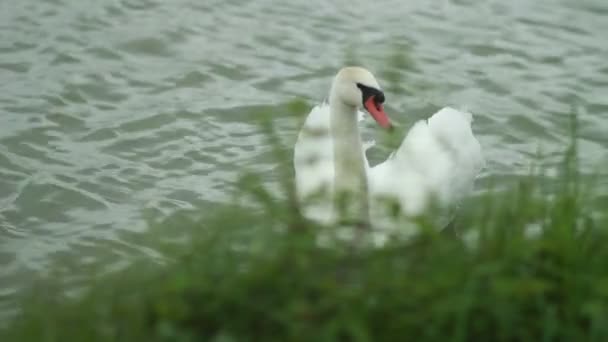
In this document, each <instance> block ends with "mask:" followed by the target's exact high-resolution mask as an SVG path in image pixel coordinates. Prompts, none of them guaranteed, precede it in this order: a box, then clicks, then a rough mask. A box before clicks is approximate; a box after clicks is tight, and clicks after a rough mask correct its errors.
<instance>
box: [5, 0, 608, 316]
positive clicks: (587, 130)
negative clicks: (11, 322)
mask: <svg viewBox="0 0 608 342" xmlns="http://www.w3.org/2000/svg"><path fill="white" fill-rule="evenodd" d="M607 18H608V3H605V1H603V0H583V1H569V0H562V1H559V0H538V1H523V0H515V1H511V2H505V1H498V0H491V1H481V0H478V1H475V0H468V1H465V0H458V1H446V0H441V1H422V0H420V1H409V2H403V1H388V0H387V1H377V2H373V3H372V2H368V1H359V0H349V1H334V2H326V1H318V0H311V1H299V2H295V1H292V2H276V1H268V0H260V1H225V0H222V1H193V0H191V1H181V0H175V1H151V0H148V1H118V0H116V1H81V0H78V1H76V0H52V1H50V0H49V1H41V0H36V1H34V0H24V1H22V2H13V3H8V2H7V3H5V4H3V5H0V26H1V31H0V32H2V34H1V35H0V80H1V82H0V265H1V267H0V313H2V314H6V313H10V312H14V311H15V310H16V309H17V307H16V304H15V300H14V299H15V296H16V295H17V294H18V292H19V291H20V290H21V289H23V288H25V287H26V286H29V285H31V284H32V282H33V281H34V279H35V278H36V277H37V276H39V275H48V274H49V272H50V270H51V268H50V267H49V266H50V265H51V264H53V265H55V267H54V268H53V272H59V274H62V275H68V276H69V277H68V278H69V279H71V282H72V284H73V285H71V286H72V287H73V288H74V289H77V288H78V286H79V284H81V283H82V282H83V281H84V277H85V276H84V275H83V274H84V273H85V272H83V271H84V270H90V269H96V270H99V272H107V271H111V270H115V269H119V268H121V267H122V266H124V265H126V264H128V263H129V261H130V260H132V259H133V258H139V257H151V258H156V257H158V252H157V251H155V250H154V249H152V248H150V247H149V246H147V245H146V244H143V243H138V242H137V239H133V238H132V237H133V235H134V234H136V233H138V232H141V231H143V230H144V229H145V227H146V224H145V220H144V219H145V218H161V217H164V216H166V215H168V214H169V213H171V212H174V211H175V210H177V209H195V210H201V211H204V210H206V208H209V206H210V205H211V204H213V203H221V202H224V201H227V200H228V199H229V190H230V189H231V188H232V185H234V181H235V178H236V176H237V175H238V173H239V170H241V169H242V168H254V169H258V170H270V169H272V167H273V165H272V164H271V163H270V162H269V161H268V160H269V158H267V154H268V146H265V144H264V140H263V139H262V137H261V135H260V133H258V131H257V130H256V127H255V125H254V124H253V122H254V121H255V117H254V116H255V114H256V113H259V111H260V110H264V111H272V112H273V113H276V122H277V123H278V125H279V127H281V129H282V133H283V134H284V135H285V136H286V137H290V136H291V137H295V134H296V133H297V129H298V127H297V123H296V122H295V121H294V120H293V119H292V118H291V117H289V116H287V115H282V113H283V111H286V110H287V109H286V104H287V103H289V102H290V101H291V100H293V99H294V98H304V99H306V100H307V101H308V102H309V104H311V105H312V104H313V103H314V102H315V101H321V100H323V99H324V97H325V96H326V92H327V89H328V87H329V83H330V81H331V78H332V76H333V75H334V73H335V72H336V71H337V69H338V68H340V67H341V66H343V65H344V63H346V62H348V61H357V62H358V63H360V64H363V65H365V66H367V67H368V68H369V69H371V70H373V71H375V72H376V73H377V74H378V75H379V78H380V82H381V83H384V84H386V88H387V103H388V107H387V108H388V110H389V115H391V116H392V117H393V118H394V119H395V120H396V121H398V122H400V123H402V125H403V126H404V127H409V125H411V124H412V123H413V122H414V121H415V120H418V119H422V118H425V117H426V116H427V115H430V114H432V113H433V111H434V110H436V109H437V108H439V107H441V106H445V105H452V106H457V107H463V108H466V109H468V110H470V111H472V112H473V113H474V114H475V122H474V131H475V134H476V135H477V137H478V138H479V140H480V142H481V144H482V146H483V148H484V154H485V156H486V158H487V160H488V166H487V169H486V170H484V173H483V175H482V179H481V181H480V184H479V186H478V188H479V191H483V190H484V184H485V183H484V180H488V179H490V178H492V179H495V180H497V181H498V182H499V183H500V182H503V183H506V182H508V181H509V180H510V179H512V178H514V177H517V176H518V175H522V174H525V173H526V172H527V171H528V170H529V165H530V163H531V162H532V160H533V157H534V156H535V154H536V152H537V151H538V150H539V149H540V150H542V152H543V154H544V156H545V157H544V158H543V159H542V162H543V164H544V165H545V166H546V167H547V168H548V173H549V175H550V174H551V170H552V167H553V166H554V165H556V163H557V162H558V158H559V156H558V154H559V152H561V151H563V149H564V147H565V145H566V143H567V141H568V132H569V129H568V122H569V113H571V112H573V111H574V112H576V113H578V115H579V120H580V122H579V133H580V138H579V147H580V153H581V168H582V169H583V171H584V172H586V173H597V172H599V175H600V178H599V179H600V181H599V185H600V186H603V187H604V188H603V189H604V190H603V191H604V192H605V193H608V189H606V188H608V181H607V180H606V179H607V177H606V168H605V167H606V165H607V164H608V153H607V152H606V151H607V149H608V134H607V131H608V66H607V65H608V64H606V61H607V60H608V38H607V36H606V32H608V20H607ZM391 80H399V81H400V82H399V83H396V82H391ZM367 126H368V127H367V129H366V134H369V135H374V133H375V131H374V128H373V125H371V124H369V125H367ZM385 152H386V151H385V150H383V149H382V148H380V149H377V150H376V151H375V152H373V153H372V155H373V157H375V158H382V157H384V156H385V155H386V154H385ZM269 178H270V179H272V177H269ZM57 267H58V268H57Z"/></svg>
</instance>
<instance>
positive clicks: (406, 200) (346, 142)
mask: <svg viewBox="0 0 608 342" xmlns="http://www.w3.org/2000/svg"><path fill="white" fill-rule="evenodd" d="M383 102H384V94H383V92H382V90H381V88H380V86H379V85H378V82H377V81H376V79H375V77H374V76H373V75H372V74H371V73H370V72H369V71H367V70H365V69H363V68H360V67H346V68H343V69H342V70H340V71H339V72H338V74H337V75H336V77H335V79H334V81H333V84H332V87H331V91H330V95H329V104H326V103H324V104H322V105H319V106H315V107H314V108H313V109H312V111H311V112H310V114H309V115H308V117H307V118H306V121H305V123H304V126H303V127H302V130H301V131H300V133H299V136H298V139H297V142H296V144H295V148H294V167H295V183H296V193H297V196H298V199H299V200H300V202H301V203H302V206H303V213H304V215H305V216H307V217H308V218H310V219H313V220H316V221H318V222H321V223H325V224H329V223H335V222H336V221H337V220H341V221H342V220H346V221H348V220H356V221H362V222H367V223H370V221H371V224H372V226H374V227H375V226H376V225H384V224H385V223H386V222H385V221H386V220H385V219H386V216H387V215H388V212H387V211H386V210H385V208H387V207H384V206H382V203H383V202H384V201H383V199H389V200H392V201H394V203H396V204H397V207H398V209H400V210H399V212H400V214H401V215H400V216H401V217H406V218H407V217H417V216H420V215H424V214H426V213H427V211H428V210H429V208H430V207H431V206H433V208H436V207H435V206H438V207H439V208H451V207H453V206H454V205H456V204H457V203H458V202H459V200H460V199H461V198H462V197H464V196H466V195H467V194H468V193H469V192H470V191H471V190H472V187H473V182H474V180H475V178H476V176H477V174H478V173H479V171H480V170H481V168H482V166H483V164H484V161H483V157H482V154H481V147H480V144H479V142H478V141H477V139H475V137H474V136H473V133H472V131H471V122H472V116H471V114H469V113H465V112H461V111H458V110H455V109H452V108H449V107H446V108H443V109H441V110H440V111H438V112H437V113H435V114H434V115H433V116H431V117H430V118H429V119H428V120H422V121H419V122H417V123H416V124H415V125H414V126H413V127H412V128H411V130H410V131H409V132H408V134H407V136H406V137H405V139H404V140H403V142H402V143H401V146H400V147H399V148H398V149H397V150H396V151H395V152H393V153H392V154H391V156H389V157H388V159H387V160H386V161H384V162H383V163H380V164H378V165H377V166H374V167H370V166H369V163H368V161H367V158H366V156H365V149H364V147H363V144H362V142H361V137H360V134H359V127H358V121H359V119H360V117H361V116H362V115H363V113H361V112H360V111H359V110H358V109H359V108H362V107H363V108H365V110H366V111H367V112H368V113H369V114H371V116H372V117H373V118H374V119H375V120H376V122H377V123H378V124H379V125H380V126H382V127H383V128H387V129H390V128H392V124H391V122H390V121H389V119H388V117H387V115H386V113H385V112H384V109H383ZM343 193H345V194H348V195H347V196H344V197H343V196H341V194H343ZM345 198H346V199H349V200H348V201H346V202H344V201H343V199H345ZM394 208H395V206H394V205H393V206H392V210H394ZM444 223H447V222H444Z"/></svg>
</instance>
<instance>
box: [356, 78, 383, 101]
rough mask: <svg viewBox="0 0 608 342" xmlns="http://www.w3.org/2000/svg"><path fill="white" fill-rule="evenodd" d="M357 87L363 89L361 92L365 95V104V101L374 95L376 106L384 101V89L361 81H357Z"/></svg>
mask: <svg viewBox="0 0 608 342" xmlns="http://www.w3.org/2000/svg"><path fill="white" fill-rule="evenodd" d="M357 88H359V89H361V94H362V95H363V104H365V102H366V101H367V100H368V99H369V98H370V97H372V96H373V97H374V103H375V104H376V106H378V105H381V104H383V103H384V100H385V98H384V93H383V92H382V90H380V89H377V88H374V87H368V86H366V85H363V84H361V83H357Z"/></svg>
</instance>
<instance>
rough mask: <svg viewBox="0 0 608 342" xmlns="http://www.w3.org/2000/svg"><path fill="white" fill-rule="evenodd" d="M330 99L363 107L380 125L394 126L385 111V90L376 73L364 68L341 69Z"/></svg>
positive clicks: (385, 126)
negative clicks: (377, 79) (375, 75)
mask: <svg viewBox="0 0 608 342" xmlns="http://www.w3.org/2000/svg"><path fill="white" fill-rule="evenodd" d="M329 100H330V101H340V102H342V103H343V104H345V105H347V106H351V107H356V108H361V107H363V108H365V109H366V110H367V112H369V114H370V115H371V116H372V117H373V118H374V119H375V120H376V122H377V123H378V124H379V125H380V126H382V127H384V128H392V125H391V122H390V120H389V119H388V116H387V115H386V113H385V112H384V106H383V103H384V92H383V91H382V89H381V88H380V85H379V84H378V81H376V78H375V77H374V75H372V73H371V72H369V71H367V70H366V69H364V68H360V67H346V68H343V69H341V70H340V71H339V72H338V74H337V75H336V78H335V79H334V83H333V85H332V89H331V95H330V99H329Z"/></svg>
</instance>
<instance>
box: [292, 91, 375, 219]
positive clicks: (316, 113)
mask: <svg viewBox="0 0 608 342" xmlns="http://www.w3.org/2000/svg"><path fill="white" fill-rule="evenodd" d="M358 115H359V121H362V120H363V118H364V113H362V112H359V113H358ZM367 148H369V146H368V147H367ZM361 153H362V154H363V157H364V160H365V163H366V165H367V167H369V164H368V163H367V158H365V151H364V150H362V151H361ZM294 169H295V184H296V193H297V196H298V198H299V200H300V201H301V202H302V203H303V204H304V214H305V215H306V216H308V217H310V218H313V219H317V220H319V221H321V222H328V221H329V220H330V219H331V217H332V215H333V214H332V210H333V209H332V208H333V206H332V190H333V185H334V147H333V139H332V136H331V131H330V110H329V105H328V104H327V103H323V104H320V105H318V106H315V107H313V109H312V110H311V111H310V114H308V117H307V118H306V121H305V122H304V125H303V126H302V129H301V130H300V133H299V134H298V139H297V141H296V144H295V146H294Z"/></svg>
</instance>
